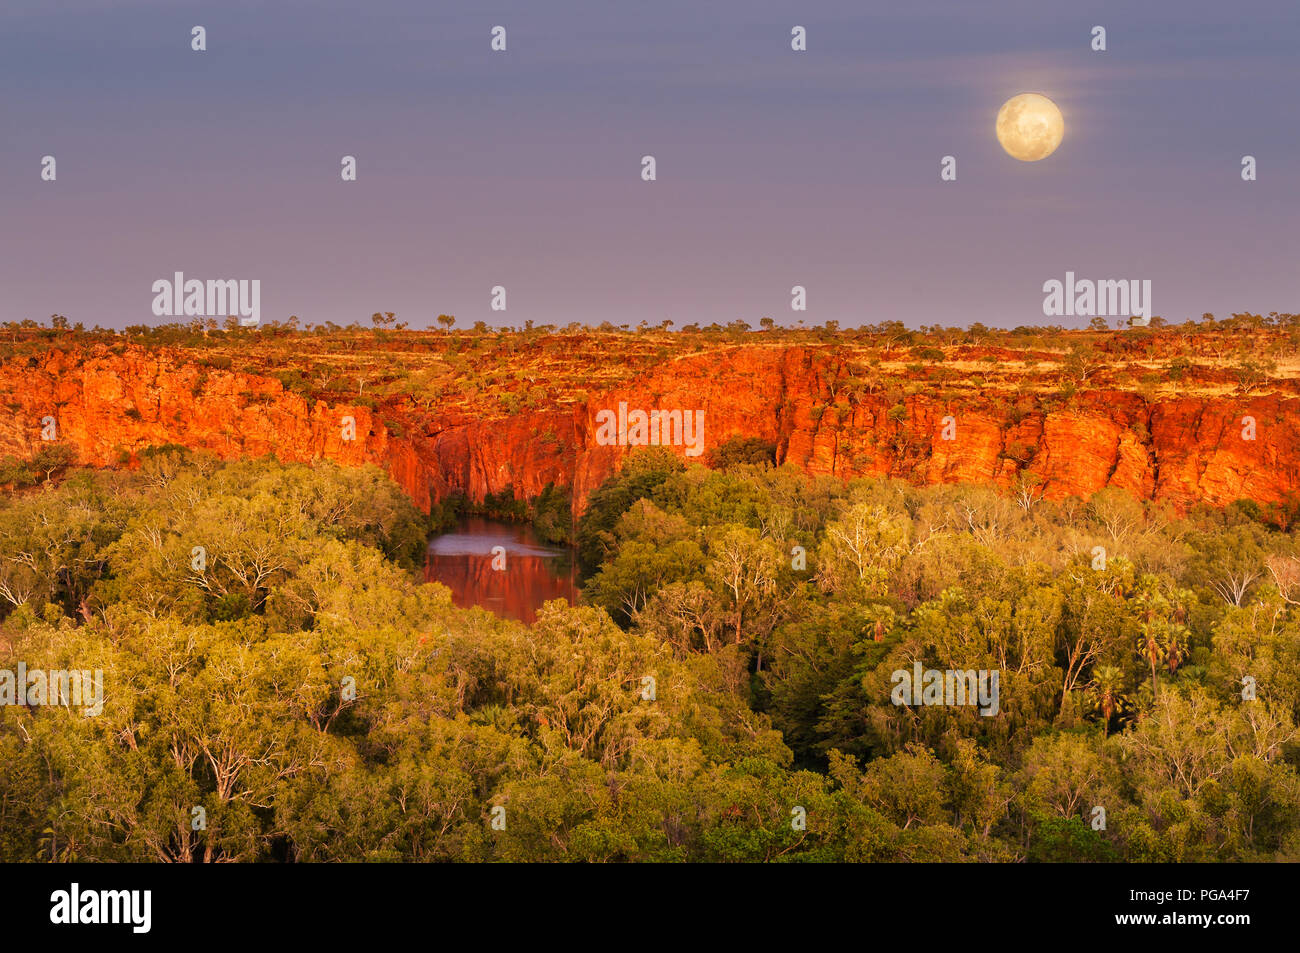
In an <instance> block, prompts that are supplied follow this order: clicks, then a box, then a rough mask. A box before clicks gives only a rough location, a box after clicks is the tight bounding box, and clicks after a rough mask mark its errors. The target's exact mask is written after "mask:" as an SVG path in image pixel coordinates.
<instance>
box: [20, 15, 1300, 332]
mask: <svg viewBox="0 0 1300 953" xmlns="http://www.w3.org/2000/svg"><path fill="white" fill-rule="evenodd" d="M498 23H499V24H502V25H504V26H505V27H506V28H507V30H508V44H509V48H508V50H507V52H505V53H493V52H491V51H490V50H489V48H488V44H489V30H490V29H491V27H492V26H493V25H495V24H498ZM195 24H202V25H203V26H205V27H206V28H207V31H208V50H207V52H204V53H196V52H192V51H191V50H190V48H189V45H190V44H189V40H190V28H191V27H192V26H193V25H195ZM795 24H801V25H803V26H805V27H807V29H808V44H809V50H808V52H806V53H795V52H792V51H791V50H790V28H791V27H792V26H793V25H795ZM1094 24H1101V25H1103V26H1105V27H1106V28H1107V31H1108V46H1109V49H1108V51H1107V52H1105V53H1093V52H1091V51H1090V49H1089V39H1090V29H1091V27H1092V26H1093V25H1094ZM1297 49H1300V5H1298V4H1296V2H1295V0H1260V2H1243V3H1237V4H1228V3H1223V2H1221V0H1145V2H1142V3H1134V2H1132V0H1121V2H1091V3H1086V2H1080V3H1069V4H1065V3H1044V2H1042V0H1034V2H1029V0H1000V2H997V3H993V4H975V3H970V2H968V0H962V2H945V3H939V2H931V0H909V2H908V3H906V4H902V3H877V2H865V0H798V2H795V0H788V2H784V3H777V2H771V0H734V2H731V0H727V2H721V0H719V2H708V3H705V2H702V0H656V2H654V3H636V4H634V3H630V2H619V3H612V2H608V0H587V2H575V0H546V2H541V0H526V2H523V0H493V2H491V3H481V2H469V0H450V2H442V0H440V2H436V3H431V2H427V0H410V2H383V0H370V2H366V3H356V2H350V3H341V2H336V0H310V2H307V0H303V2H263V3H256V2H247V0H221V2H209V3H185V2H180V0H61V2H59V3H57V4H55V3H48V2H41V0H6V2H5V3H4V5H3V6H2V7H0V130H3V134H2V135H0V288H2V289H3V294H2V296H0V320H22V319H23V318H36V319H45V318H46V317H47V316H48V315H49V314H51V313H53V312H59V313H62V314H65V315H67V316H68V318H69V319H70V320H72V321H74V322H75V321H82V322H84V323H85V324H87V325H88V326H89V325H93V324H96V323H98V324H101V325H105V326H115V327H120V326H123V325H125V324H136V323H157V322H159V321H161V320H168V319H159V318H155V317H154V316H153V314H152V312H151V310H150V304H151V302H152V299H153V295H152V293H151V291H150V287H151V285H152V283H153V281H154V280H155V279H158V278H170V277H171V275H172V273H173V272H175V271H178V270H179V271H184V272H185V273H186V275H187V277H195V278H257V279H261V282H262V317H263V319H264V320H267V319H280V318H285V317H287V316H288V315H290V314H297V315H299V316H300V317H301V318H303V319H304V320H305V321H311V322H323V321H326V320H333V321H336V322H338V323H348V322H350V321H353V320H361V321H363V322H368V318H369V315H370V313H371V312H373V311H376V310H384V311H395V312H397V314H398V316H399V318H400V319H403V320H406V321H409V322H411V324H412V326H415V327H423V326H425V325H426V324H429V323H432V322H433V319H434V318H435V317H436V316H437V315H438V314H439V313H440V312H447V313H451V314H455V315H456V316H457V319H458V323H459V325H460V326H462V327H465V326H468V325H471V324H473V323H474V322H475V321H479V320H484V321H487V322H488V323H490V324H512V325H517V326H519V325H522V324H523V323H524V322H525V321H527V320H530V319H531V320H533V321H535V322H536V323H538V324H545V323H558V324H567V323H569V322H570V321H575V320H576V321H583V322H589V323H597V324H598V323H600V322H601V321H605V320H609V321H612V322H613V323H615V324H623V323H628V324H633V325H635V324H636V323H638V322H639V321H641V320H647V321H649V322H651V323H655V324H657V323H659V322H661V321H663V320H664V319H666V318H667V319H672V320H673V321H674V322H676V324H677V325H679V326H680V325H682V324H687V323H691V322H702V323H705V324H707V323H710V322H713V321H717V322H720V323H726V322H728V321H732V320H735V319H736V318H743V319H744V320H747V321H749V322H750V323H751V324H755V325H757V322H758V319H759V318H760V317H762V316H764V315H770V316H771V317H773V318H775V319H776V320H777V321H778V322H779V323H783V324H792V323H794V322H795V321H797V320H798V319H799V318H801V317H802V318H803V319H804V320H805V321H806V322H807V323H809V324H820V323H822V322H823V321H825V320H827V319H834V320H838V321H840V322H841V324H842V325H846V326H847V325H856V324H861V323H874V322H877V321H884V320H893V319H898V320H902V321H904V322H906V323H907V324H909V325H913V326H915V325H917V324H931V323H940V324H945V325H967V324H969V323H971V322H973V321H983V322H984V323H986V324H990V325H1000V326H1014V325H1017V324H1033V323H1048V321H1049V319H1046V318H1044V317H1043V314H1042V302H1043V292H1042V284H1043V282H1044V281H1046V280H1048V279H1051V278H1057V279H1060V278H1063V277H1064V273H1065V272H1066V271H1067V270H1072V271H1074V272H1076V274H1078V275H1079V276H1080V277H1091V278H1140V279H1150V280H1151V281H1152V283H1153V298H1154V311H1155V313H1156V314H1160V315H1163V316H1164V317H1166V319H1168V320H1171V321H1182V320H1184V319H1186V318H1188V317H1199V316H1200V314H1201V313H1202V312H1204V311H1213V312H1215V313H1216V314H1218V315H1219V316H1226V315H1227V314H1229V313H1231V312H1233V311H1241V310H1249V311H1255V312H1263V313H1267V312H1269V311H1274V310H1277V311H1295V310H1300V294H1298V293H1297V292H1298V291H1300V277H1298V276H1300V239H1297V226H1296V224H1295V222H1296V219H1297V210H1298V209H1297V206H1298V204H1300V57H1298V56H1297V53H1296V51H1297ZM1024 91H1037V92H1041V93H1043V94H1045V95H1047V96H1050V97H1051V98H1052V99H1054V100H1055V101H1056V102H1057V103H1058V104H1059V105H1060V107H1061V110H1062V112H1063V113H1064V115H1065V121H1066V134H1065V141H1064V142H1063V144H1062V145H1061V147H1060V149H1059V150H1058V151H1057V152H1056V153H1055V154H1054V155H1053V156H1051V157H1049V158H1048V159H1046V160H1044V161H1042V162H1039V163H1035V164H1025V163H1021V162H1017V161H1016V160H1014V159H1011V158H1010V157H1008V156H1007V155H1005V154H1004V153H1003V152H1002V150H1001V148H1000V147H999V146H998V144H997V142H996V140H995V138H994V136H993V118H994V116H995V115H996V113H997V109H998V107H999V106H1000V105H1001V103H1002V102H1003V101H1004V100H1005V99H1007V98H1009V97H1010V96H1012V95H1014V94H1016V93H1019V92H1024ZM46 154H52V155H54V156H55V157H56V159H57V162H58V181H57V182H54V183H47V182H42V181H41V180H40V160H41V157H42V156H43V155H46ZM344 154H353V155H356V156H357V158H358V161H359V180H358V181H357V182H354V183H344V182H342V181H341V180H340V177H339V160H340V158H341V156H343V155H344ZM643 154H653V155H655V157H656V158H657V161H658V174H659V180H658V181H657V182H654V183H645V182H642V181H641V179H640V157H641V156H642V155H643ZM945 154H952V155H955V156H956V157H957V162H958V180H957V182H955V183H944V182H940V180H939V162H940V158H941V157H942V156H943V155H945ZM1245 154H1251V155H1254V156H1256V157H1257V159H1258V163H1259V181H1257V182H1253V183H1246V182H1243V181H1242V180H1241V177H1240V161H1241V157H1242V156H1243V155H1245ZM498 284H500V285H504V286H506V288H507V289H508V295H509V299H508V300H509V310H508V311H506V312H504V313H499V312H492V311H491V310H489V293H490V289H491V288H492V286H493V285H498ZM795 284H802V285H804V286H806V287H807V289H808V304H809V307H808V311H807V312H806V313H803V314H796V313H793V312H792V311H791V310H790V288H791V286H793V285H795ZM1058 320H1059V321H1060V323H1064V324H1066V325H1067V326H1080V325H1082V324H1085V323H1086V319H1077V318H1061V319H1058Z"/></svg>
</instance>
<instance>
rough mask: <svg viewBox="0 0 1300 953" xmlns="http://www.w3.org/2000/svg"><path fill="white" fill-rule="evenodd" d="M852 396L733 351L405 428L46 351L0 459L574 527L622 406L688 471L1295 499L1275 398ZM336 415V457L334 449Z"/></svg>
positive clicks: (611, 459)
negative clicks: (699, 415)
mask: <svg viewBox="0 0 1300 953" xmlns="http://www.w3.org/2000/svg"><path fill="white" fill-rule="evenodd" d="M852 380H853V378H852V375H851V374H850V372H849V370H848V369H847V366H846V365H845V363H844V362H843V361H841V360H840V359H839V358H837V356H836V354H835V352H834V350H833V349H830V350H827V349H813V348H806V347H798V346H790V347H762V346H737V347H732V348H729V349H723V350H716V351H713V352H711V353H707V354H701V355H689V356H683V357H677V358H670V359H667V360H665V361H664V362H663V363H661V364H660V365H658V366H657V367H656V368H655V369H653V370H651V371H649V372H646V373H642V374H640V375H638V376H636V377H634V378H632V379H630V380H627V381H624V382H622V383H620V384H618V385H617V386H614V387H610V388H608V389H597V388H588V390H587V395H586V398H585V400H581V401H579V402H577V403H570V404H569V405H568V406H560V407H557V408H551V409H544V410H537V411H524V412H520V413H516V414H513V415H509V416H500V417H498V418H497V419H485V418H484V417H483V416H480V415H470V414H467V413H465V412H464V411H463V410H458V411H455V412H452V411H448V412H442V411H440V409H439V407H438V406H437V403H436V402H434V403H433V404H431V405H430V406H428V408H427V410H426V412H423V413H416V412H415V411H414V410H413V408H412V405H411V404H410V403H409V402H406V403H402V402H390V403H388V404H381V405H380V406H379V407H378V409H371V408H369V407H366V406H357V405H354V404H349V403H347V402H346V400H340V401H326V400H314V401H309V400H307V399H304V398H303V397H301V396H299V395H298V394H297V393H294V392H291V391H288V390H286V389H285V387H284V386H283V385H282V384H281V383H280V381H279V380H276V379H274V378H272V377H270V376H263V375H260V374H251V373H244V372H234V371H226V370H215V369H211V368H207V367H204V366H202V364H201V363H200V362H199V361H198V360H197V359H195V358H192V357H191V356H188V355H187V354H186V352H184V351H168V350H163V349H153V350H151V349H144V348H135V347H128V348H126V349H125V350H124V351H123V353H120V354H119V353H114V351H112V350H110V349H108V348H105V347H97V348H92V349H87V350H84V351H69V352H64V351H60V350H49V351H46V352H44V353H43V354H42V355H41V356H39V357H28V358H25V359H21V358H14V359H11V360H9V361H6V362H5V363H3V364H0V399H3V400H4V401H5V402H6V403H7V405H8V409H9V411H10V412H9V414H7V415H4V416H3V417H0V454H13V455H15V456H19V457H24V458H26V457H30V456H31V455H32V453H33V452H34V451H35V450H36V449H37V448H38V447H39V446H40V442H41V429H42V419H43V418H47V417H53V418H54V419H55V422H56V426H57V428H58V431H57V435H58V438H59V439H60V440H61V441H66V442H68V443H70V444H71V445H72V446H73V447H75V449H76V453H77V456H78V460H79V462H81V463H85V464H90V465H96V466H113V465H123V464H129V463H130V462H131V460H132V458H133V455H134V454H135V453H137V452H138V451H140V450H142V449H144V448H145V447H148V446H151V445H159V444H165V443H175V444H182V445H185V446H188V447H192V448H196V449H206V450H211V451H214V452H216V453H218V454H221V455H223V456H227V457H233V456H239V455H262V454H266V453H275V454H276V455H277V456H279V457H280V458H281V459H284V460H292V461H310V460H314V459H320V458H327V459H331V460H335V461H338V462H340V463H344V464H352V465H356V464H362V463H367V462H373V463H377V464H379V465H380V466H381V467H383V468H384V469H385V470H387V471H388V472H389V473H390V474H391V475H392V477H393V478H394V479H395V480H396V481H397V482H398V483H399V484H400V485H401V486H402V487H403V488H404V489H405V490H406V492H407V493H408V494H409V495H410V496H411V498H412V499H413V500H414V501H415V502H416V503H417V504H418V505H420V506H421V507H424V508H428V506H429V505H430V502H431V501H434V500H438V499H441V498H442V497H444V496H446V495H447V494H449V493H452V492H462V493H465V494H466V495H467V496H469V497H470V498H471V499H476V500H479V499H482V497H483V496H484V495H485V494H487V493H500V492H502V491H513V492H514V494H515V495H516V496H518V497H521V498H531V497H534V496H536V495H537V494H538V493H540V492H541V490H542V489H543V488H544V487H545V486H546V485H547V484H548V483H555V484H556V485H559V486H571V487H572V488H573V492H574V500H575V508H576V509H577V510H581V509H582V507H583V506H584V504H585V502H586V500H587V499H588V498H589V496H590V494H591V492H592V491H593V490H594V489H595V488H596V487H597V486H599V485H600V483H601V481H603V480H604V479H605V478H606V477H607V476H609V475H610V474H611V473H613V472H615V471H616V470H617V468H618V466H619V464H620V461H621V460H622V458H623V456H624V455H625V454H626V453H627V452H629V450H630V449H631V448H629V447H627V446H620V445H612V446H605V445H602V444H601V443H599V442H598V440H597V434H598V429H599V428H598V420H597V414H598V413H599V412H600V411H602V410H613V411H617V409H618V406H619V404H620V402H626V404H627V407H628V409H629V410H636V409H641V410H646V411H649V410H655V409H663V410H682V411H695V410H701V411H703V412H704V443H703V446H704V450H705V454H704V456H701V457H693V458H692V457H687V456H686V447H684V446H677V447H675V448H674V450H675V452H676V453H678V454H679V455H681V456H683V458H684V459H695V460H698V461H700V462H705V461H707V459H708V452H709V451H710V450H711V449H712V448H715V447H717V446H718V445H719V444H721V443H722V442H723V441H725V440H727V439H728V438H729V437H733V436H748V437H760V438H763V439H764V440H768V441H770V442H772V443H774V444H775V445H776V446H777V448H778V452H777V455H778V460H780V461H782V462H789V463H792V464H795V465H797V466H798V467H800V468H802V469H803V470H805V471H806V472H808V473H813V474H831V475H835V476H839V477H844V478H849V477H853V476H859V475H890V476H896V477H900V478H904V479H907V480H910V481H913V482H916V483H954V482H969V483H987V484H994V485H996V486H999V487H1003V488H1008V487H1011V486H1012V485H1013V484H1014V483H1015V482H1016V480H1017V478H1018V475H1019V474H1020V473H1021V472H1022V471H1024V472H1026V473H1027V474H1030V475H1033V476H1034V477H1035V478H1038V479H1039V480H1041V484H1040V487H1041V492H1042V494H1043V495H1044V496H1045V497H1046V498H1048V499H1059V498H1063V497H1065V496H1069V495H1072V494H1077V495H1083V496H1087V495H1088V494H1091V493H1093V492H1095V491H1097V490H1099V489H1101V488H1103V487H1107V486H1116V487H1122V488H1124V489H1126V490H1129V491H1131V492H1132V493H1134V494H1136V495H1138V496H1140V497H1144V498H1148V499H1156V500H1162V501H1167V502H1169V503H1171V504H1173V505H1174V506H1175V507H1176V508H1184V507H1186V506H1188V505H1190V504H1192V503H1195V502H1198V501H1204V502H1207V503H1210V504H1213V505H1225V504H1227V503H1230V502H1232V501H1234V500H1237V499H1242V498H1249V499H1253V500H1256V501H1259V502H1279V501H1281V500H1283V499H1284V498H1285V497H1286V496H1287V495H1288V494H1291V493H1293V492H1295V491H1296V490H1297V489H1300V415H1298V414H1297V411H1298V410H1300V399H1297V398H1293V397H1283V396H1278V395H1268V396H1256V397H1249V398H1245V397H1243V398H1235V397H1196V398H1191V397H1187V398H1177V399H1166V400H1157V401H1154V402H1148V401H1146V400H1144V399H1142V398H1141V397H1139V396H1138V395H1137V394H1135V393H1133V392H1131V391H1123V390H1081V391H1080V392H1079V393H1078V394H1076V395H1074V396H1072V397H1070V398H1068V399H1066V398H1063V397H1058V398H1057V399H1055V400H1053V401H1050V402H1049V404H1048V407H1049V408H1050V409H1045V408H1044V407H1043V406H1042V402H1041V401H1040V402H1038V404H1036V405H1035V406H1031V407H1030V408H1029V409H1025V406H1024V402H1020V404H1017V403H1016V402H1014V401H1009V400H1005V399H1001V400H998V399H984V397H983V396H980V397H978V398H970V399H960V400H956V401H955V402H954V400H953V399H951V398H949V399H944V398H941V397H939V396H928V395H927V388H924V387H922V388H920V389H919V390H918V392H917V393H914V394H912V395H910V396H901V392H895V396H894V397H890V396H888V393H887V390H888V389H887V388H884V387H877V388H875V389H873V388H872V387H867V388H865V389H863V388H861V387H858V388H856V389H855V388H854V387H852V386H850V385H851V382H852ZM936 394H937V391H936ZM1018 407H1019V409H1017V408H1018ZM349 416H350V417H352V418H353V419H354V420H355V432H356V436H355V439H353V440H347V439H344V436H345V435H344V426H345V421H344V418H345V417H349ZM1252 419H1253V432H1252Z"/></svg>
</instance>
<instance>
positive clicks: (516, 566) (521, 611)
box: [424, 517, 578, 622]
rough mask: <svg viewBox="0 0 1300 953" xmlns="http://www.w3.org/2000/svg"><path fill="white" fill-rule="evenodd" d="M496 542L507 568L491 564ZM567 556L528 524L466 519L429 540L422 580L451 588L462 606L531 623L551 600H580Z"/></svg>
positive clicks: (575, 578) (455, 601)
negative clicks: (544, 541) (546, 543)
mask: <svg viewBox="0 0 1300 953" xmlns="http://www.w3.org/2000/svg"><path fill="white" fill-rule="evenodd" d="M493 546H501V547H503V548H504V549H505V569H493V568H492V560H493V558H494V557H493V554H492V547H493ZM539 553H544V554H545V555H538V554H539ZM567 556H568V554H567V553H565V552H564V551H562V550H554V549H551V548H549V547H546V546H543V545H541V544H540V543H539V542H538V541H537V539H536V537H535V535H534V534H533V532H532V527H530V526H526V525H524V526H516V525H511V524H508V523H497V522H495V521H492V520H487V519H484V518H482V517H467V518H466V519H465V520H463V521H462V522H461V525H460V526H459V527H458V529H457V531H456V532H454V533H448V534H445V535H443V536H438V537H435V538H434V539H433V540H432V541H431V542H430V544H429V551H428V557H427V560H426V562H425V567H424V578H425V580H427V581H428V582H440V583H442V584H443V585H444V586H446V587H447V588H449V589H450V590H451V598H452V602H454V603H455V604H456V605H458V606H461V607H462V608H469V607H471V606H481V607H482V608H484V609H487V610H489V611H491V612H495V613H496V614H497V615H499V616H504V617H506V618H510V619H518V620H520V621H522V622H533V621H534V620H535V619H536V618H537V610H538V609H540V608H541V606H542V603H544V602H546V601H548V600H550V599H567V600H568V601H569V603H570V604H574V603H576V602H577V601H578V580H577V572H576V569H575V568H574V566H573V561H572V560H571V559H569V558H567Z"/></svg>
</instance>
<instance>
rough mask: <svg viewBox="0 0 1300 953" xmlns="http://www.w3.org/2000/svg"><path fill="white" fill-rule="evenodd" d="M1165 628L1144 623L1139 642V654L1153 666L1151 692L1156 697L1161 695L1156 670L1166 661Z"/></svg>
mask: <svg viewBox="0 0 1300 953" xmlns="http://www.w3.org/2000/svg"><path fill="white" fill-rule="evenodd" d="M1164 628H1165V627H1164V626H1163V625H1161V624H1160V623H1159V622H1158V621H1157V622H1143V623H1142V634H1141V635H1140V636H1138V640H1137V654H1138V655H1139V656H1140V657H1142V658H1144V659H1146V660H1147V663H1148V664H1150V666H1151V691H1152V693H1153V694H1155V695H1159V694H1160V683H1159V682H1158V681H1157V676H1156V668H1157V666H1159V665H1160V663H1161V662H1163V661H1164V660H1165V648H1164V642H1165V639H1164V636H1163V635H1162V630H1163V629H1164Z"/></svg>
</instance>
